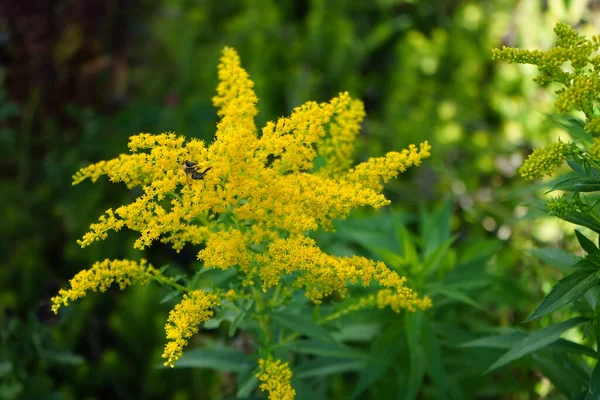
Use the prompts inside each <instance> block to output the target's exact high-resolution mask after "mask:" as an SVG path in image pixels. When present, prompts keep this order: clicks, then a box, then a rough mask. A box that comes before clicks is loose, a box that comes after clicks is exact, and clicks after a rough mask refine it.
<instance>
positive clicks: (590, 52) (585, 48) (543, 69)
mask: <svg viewBox="0 0 600 400" xmlns="http://www.w3.org/2000/svg"><path fill="white" fill-rule="evenodd" d="M554 33H555V34H556V36H557V41H556V45H555V46H554V47H553V48H551V49H550V50H548V51H540V50H524V49H516V48H511V47H506V46H504V47H503V48H502V49H494V50H493V57H494V59H501V60H507V61H509V62H511V63H513V62H515V63H520V64H533V65H536V66H537V68H538V71H539V75H538V76H537V77H536V78H535V79H534V80H535V81H536V82H538V83H539V84H541V85H546V84H548V83H550V82H558V83H560V84H562V85H563V86H564V87H563V88H561V89H560V90H558V91H557V94H558V97H557V99H556V102H555V105H556V109H557V110H558V111H559V112H562V113H564V112H568V111H569V110H571V109H573V108H574V109H576V110H579V111H583V112H584V113H585V115H586V118H587V120H586V122H587V124H586V126H585V130H586V131H587V132H589V133H590V134H592V135H600V129H599V128H598V121H597V118H596V117H597V116H596V115H595V111H594V106H595V104H596V103H597V102H598V99H599V96H600V55H598V54H597V52H598V49H599V48H600V36H593V37H592V38H591V39H587V38H586V37H585V36H583V35H579V34H578V33H577V32H575V30H574V29H573V28H572V27H570V26H569V25H567V24H564V23H559V24H557V25H556V27H555V28H554ZM565 63H569V64H570V67H571V69H570V70H565V68H564V65H565Z"/></svg>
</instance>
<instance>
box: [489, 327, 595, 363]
mask: <svg viewBox="0 0 600 400" xmlns="http://www.w3.org/2000/svg"><path fill="white" fill-rule="evenodd" d="M588 321H589V318H585V317H577V318H572V319H570V320H568V321H563V322H560V323H558V324H554V325H550V326H547V327H545V328H543V329H540V330H539V331H537V332H534V333H532V334H530V335H528V336H527V337H526V338H525V339H523V340H521V341H520V342H519V343H517V344H516V345H515V346H513V347H512V348H511V349H510V350H509V351H508V352H506V353H505V354H504V355H503V356H502V357H500V358H499V359H498V360H497V361H496V362H495V363H493V364H492V365H491V366H490V367H489V368H488V369H487V370H486V371H485V372H484V374H487V373H489V372H491V371H493V370H495V369H497V368H500V367H502V366H504V365H506V364H508V363H510V362H511V361H514V360H517V359H519V358H521V357H523V356H525V355H527V354H530V353H532V352H534V351H536V350H538V349H541V348H542V347H544V346H546V345H548V344H550V343H552V342H555V341H556V340H558V339H559V338H560V335H562V334H563V333H564V332H565V331H567V330H569V329H571V328H574V327H576V326H578V325H581V324H583V323H584V322H588Z"/></svg>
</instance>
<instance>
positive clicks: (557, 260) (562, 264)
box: [525, 248, 576, 269]
mask: <svg viewBox="0 0 600 400" xmlns="http://www.w3.org/2000/svg"><path fill="white" fill-rule="evenodd" d="M525 251H526V252H528V253H529V254H532V255H533V256H535V257H537V258H539V259H540V260H542V261H543V262H545V263H546V264H549V265H551V266H553V267H556V268H561V269H567V268H570V267H571V266H572V265H573V264H575V261H576V258H575V257H574V256H573V255H572V254H571V253H569V252H567V251H565V250H562V249H552V248H544V249H527V250H525Z"/></svg>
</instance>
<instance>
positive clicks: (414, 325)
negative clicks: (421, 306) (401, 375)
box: [404, 311, 427, 400]
mask: <svg viewBox="0 0 600 400" xmlns="http://www.w3.org/2000/svg"><path fill="white" fill-rule="evenodd" d="M404 326H405V331H406V344H407V349H408V355H409V369H408V370H409V373H408V387H407V388H406V390H405V391H404V396H405V397H404V398H406V399H407V400H411V399H416V398H417V396H418V394H419V390H420V389H421V387H422V384H421V383H422V382H423V377H424V376H425V370H426V364H427V361H426V358H425V351H424V350H423V347H422V346H421V345H420V344H419V342H420V339H421V332H422V328H423V313H422V312H420V311H417V312H414V313H406V314H405V316H404Z"/></svg>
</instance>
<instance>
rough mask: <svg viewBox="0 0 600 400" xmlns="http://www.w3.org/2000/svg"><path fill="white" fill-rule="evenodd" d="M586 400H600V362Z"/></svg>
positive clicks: (593, 373)
mask: <svg viewBox="0 0 600 400" xmlns="http://www.w3.org/2000/svg"><path fill="white" fill-rule="evenodd" d="M585 400H600V361H598V362H596V367H595V368H594V372H592V378H591V379H590V388H589V389H588V393H587V395H586V396H585Z"/></svg>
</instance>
